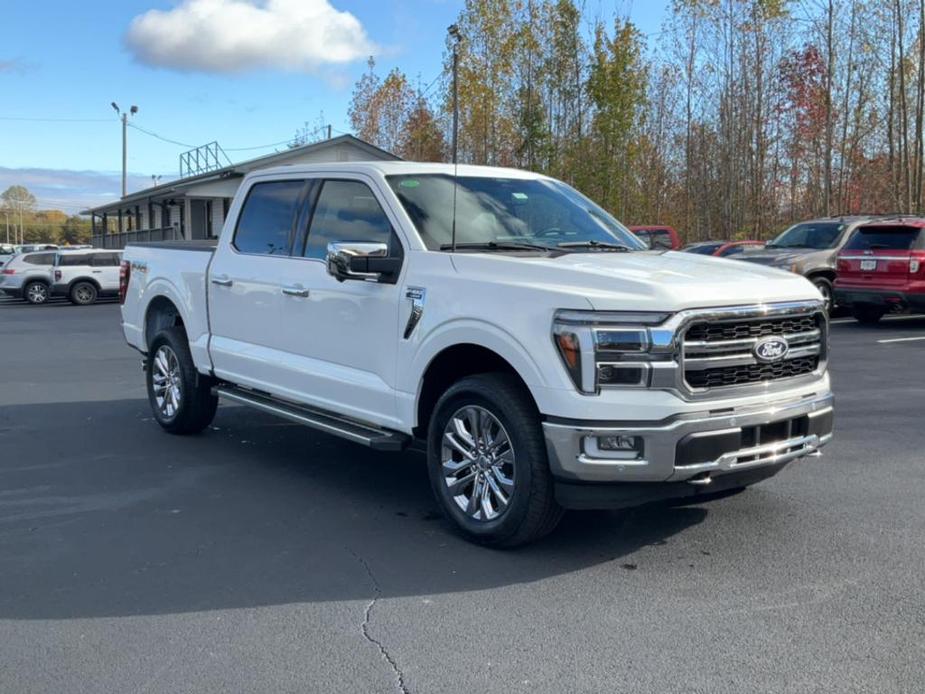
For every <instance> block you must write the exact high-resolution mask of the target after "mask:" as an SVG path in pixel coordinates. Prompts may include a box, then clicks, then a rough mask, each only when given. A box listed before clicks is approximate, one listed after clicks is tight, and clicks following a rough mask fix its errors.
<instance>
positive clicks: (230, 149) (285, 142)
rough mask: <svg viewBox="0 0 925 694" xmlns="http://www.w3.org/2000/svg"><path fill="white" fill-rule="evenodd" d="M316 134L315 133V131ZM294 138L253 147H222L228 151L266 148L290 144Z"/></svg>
mask: <svg viewBox="0 0 925 694" xmlns="http://www.w3.org/2000/svg"><path fill="white" fill-rule="evenodd" d="M313 134H314V133H313ZM293 139H294V138H291V137H290V138H287V139H285V140H280V141H279V142H271V143H270V144H267V145H254V146H253V147H222V149H223V150H225V151H226V152H247V151H248V150H251V149H266V148H267V147H279V146H280V145H288V144H289V143H290V142H292V140H293Z"/></svg>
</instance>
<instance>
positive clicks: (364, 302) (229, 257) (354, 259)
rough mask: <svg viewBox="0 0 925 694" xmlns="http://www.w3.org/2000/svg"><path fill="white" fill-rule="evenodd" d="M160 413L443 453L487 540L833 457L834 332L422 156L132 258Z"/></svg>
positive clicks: (298, 176)
mask: <svg viewBox="0 0 925 694" xmlns="http://www.w3.org/2000/svg"><path fill="white" fill-rule="evenodd" d="M120 291H121V298H122V302H123V306H122V327H123V330H124V333H125V337H126V339H127V340H128V343H129V344H130V345H131V346H132V347H134V348H135V349H137V350H139V351H140V352H141V353H142V354H143V355H144V359H145V361H144V363H145V368H146V379H147V389H148V396H149V400H150V403H151V407H152V409H153V411H154V416H155V418H156V419H157V421H158V422H159V423H160V424H161V426H162V427H163V428H164V429H166V430H167V431H169V432H172V433H178V434H187V433H194V432H199V431H201V430H203V429H204V428H206V427H207V426H208V424H209V423H210V422H211V420H212V418H213V416H214V415H215V410H216V406H217V403H218V399H219V398H225V399H227V400H229V401H233V402H237V403H243V404H246V405H249V406H252V407H256V408H258V409H260V410H263V411H266V412H270V413H273V414H275V415H279V416H281V417H286V418H289V419H291V420H295V421H298V422H302V423H304V424H306V425H309V426H311V427H315V428H317V429H320V430H322V431H324V432H327V433H330V434H335V435H338V436H342V437H344V438H346V439H349V440H351V441H355V442H357V443H360V444H365V445H367V446H370V447H372V448H376V449H382V450H399V449H402V448H404V447H405V446H407V445H408V444H410V443H411V442H412V441H413V440H414V439H419V440H422V441H424V442H425V444H426V448H427V466H428V470H429V475H430V480H431V483H432V486H433V491H434V494H435V495H436V498H437V500H438V502H439V504H440V506H441V507H442V509H443V511H444V512H445V514H446V515H447V516H448V518H450V519H451V520H452V521H453V522H454V523H455V524H456V526H457V527H458V528H459V529H460V530H461V531H462V533H463V534H464V535H465V536H467V537H468V538H470V539H473V540H476V541H479V542H483V543H486V544H493V545H497V546H512V545H517V544H521V543H524V542H528V541H530V540H533V539H536V538H538V537H540V536H542V535H543V534H545V533H548V532H549V531H551V530H552V529H553V528H554V527H555V525H556V523H557V521H558V520H559V518H560V516H561V514H562V511H563V509H567V508H576V509H587V508H619V507H626V506H632V505H636V504H641V503H645V502H649V501H654V500H659V499H684V498H694V499H697V498H698V497H702V498H707V497H710V496H716V494H715V492H720V491H722V492H726V491H728V490H734V489H740V488H742V487H745V486H747V485H749V484H752V483H754V482H757V481H759V480H762V479H764V478H767V477H770V476H771V475H774V474H775V473H777V472H778V471H779V470H780V469H781V468H782V467H783V466H784V465H786V464H787V463H789V462H790V461H793V460H796V459H798V458H802V457H804V456H807V455H811V454H817V453H818V450H819V449H820V447H821V446H823V445H824V444H826V443H827V442H828V441H829V440H830V439H831V437H832V425H833V409H832V403H833V398H832V394H831V391H830V387H829V376H828V373H827V371H826V358H827V349H828V337H827V331H828V325H827V319H826V314H825V312H824V310H823V303H822V300H821V297H820V294H819V292H818V291H817V290H816V289H815V288H814V287H813V285H812V284H810V283H809V282H808V281H807V280H806V279H804V278H803V277H800V276H799V275H795V274H792V273H789V272H783V271H781V270H775V269H771V268H764V267H760V266H756V265H751V264H745V263H740V262H738V261H735V260H724V259H721V258H711V257H704V256H701V255H695V254H687V253H676V252H670V251H668V252H665V251H649V250H646V249H645V248H644V246H643V244H642V243H641V242H640V241H638V240H637V239H636V237H635V236H634V235H633V234H632V233H630V232H629V231H628V230H627V229H626V228H625V227H624V226H623V225H621V224H620V223H619V222H618V221H617V220H616V219H614V218H613V217H612V216H611V215H610V214H608V213H607V212H605V211H604V210H603V209H601V208H600V207H598V206H597V205H596V204H594V203H593V202H592V201H591V200H589V199H588V198H586V197H584V196H583V195H581V194H580V193H578V192H577V191H575V190H574V189H573V188H571V187H569V186H567V185H566V184H564V183H562V182H560V181H556V180H554V179H551V178H548V177H545V176H541V175H537V174H533V173H527V172H524V171H516V170H510V169H499V168H487V167H476V166H460V167H458V171H454V168H453V167H452V166H449V165H443V164H417V163H410V162H382V163H372V162H362V163H350V164H324V165H320V164H316V165H310V166H294V167H283V168H276V169H268V170H262V171H259V172H255V173H252V174H249V175H248V176H246V177H245V178H244V180H243V182H242V184H241V186H240V189H239V190H238V193H237V196H236V197H235V199H234V201H233V203H232V205H231V208H230V211H229V214H228V218H227V220H226V222H225V226H224V230H223V231H222V235H221V238H220V239H219V240H218V243H217V245H213V244H208V243H199V244H197V243H196V242H190V243H161V244H157V243H152V244H135V245H130V246H129V247H128V248H126V250H125V255H124V262H123V264H122V285H121V290H120Z"/></svg>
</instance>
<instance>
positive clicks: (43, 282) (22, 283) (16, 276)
mask: <svg viewBox="0 0 925 694" xmlns="http://www.w3.org/2000/svg"><path fill="white" fill-rule="evenodd" d="M54 262H55V252H54V251H45V252H42V253H20V254H19V255H14V256H13V257H12V258H10V260H9V261H8V262H7V263H6V264H5V265H4V266H3V269H2V270H0V292H2V293H3V294H6V295H7V296H12V297H15V298H17V299H25V300H26V301H28V302H29V303H30V304H44V303H45V302H46V301H48V297H49V296H50V289H51V268H52V265H53V264H54Z"/></svg>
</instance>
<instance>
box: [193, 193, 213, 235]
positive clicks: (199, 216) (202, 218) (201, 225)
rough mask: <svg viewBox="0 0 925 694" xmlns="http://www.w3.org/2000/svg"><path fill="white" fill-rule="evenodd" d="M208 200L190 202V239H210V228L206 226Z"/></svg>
mask: <svg viewBox="0 0 925 694" xmlns="http://www.w3.org/2000/svg"><path fill="white" fill-rule="evenodd" d="M206 203H207V201H206V200H190V203H189V212H190V238H191V239H206V238H209V228H208V226H206V224H207V218H208V215H207V214H206Z"/></svg>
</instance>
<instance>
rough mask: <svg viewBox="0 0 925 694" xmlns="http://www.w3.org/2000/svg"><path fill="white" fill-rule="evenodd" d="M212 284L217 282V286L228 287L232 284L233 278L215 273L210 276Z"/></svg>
mask: <svg viewBox="0 0 925 694" xmlns="http://www.w3.org/2000/svg"><path fill="white" fill-rule="evenodd" d="M212 284H217V285H218V286H219V287H230V286H231V285H232V284H234V280H232V279H231V278H230V277H229V276H228V275H216V276H215V277H213V278H212Z"/></svg>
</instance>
